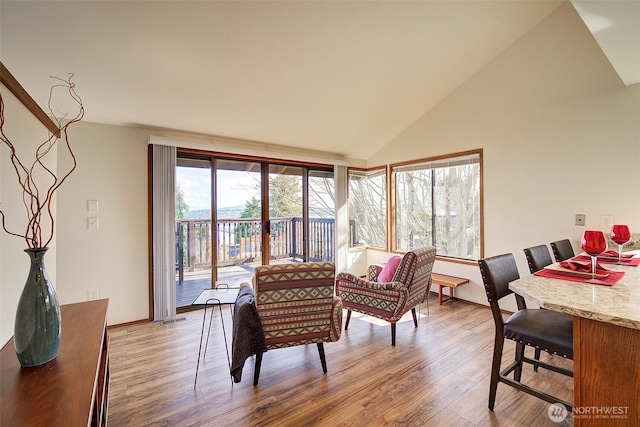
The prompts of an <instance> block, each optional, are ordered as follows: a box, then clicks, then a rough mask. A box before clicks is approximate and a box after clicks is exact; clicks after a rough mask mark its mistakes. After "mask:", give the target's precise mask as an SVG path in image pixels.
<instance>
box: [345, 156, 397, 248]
mask: <svg viewBox="0 0 640 427" xmlns="http://www.w3.org/2000/svg"><path fill="white" fill-rule="evenodd" d="M354 172H355V174H361V175H365V177H366V178H367V179H369V175H375V176H378V175H383V176H384V185H385V188H384V191H383V192H382V194H383V196H384V202H385V210H384V214H385V218H384V225H383V229H384V246H372V245H369V244H363V245H352V244H351V236H349V242H350V243H349V248H348V249H349V250H357V249H371V250H375V251H382V252H388V251H389V247H390V236H391V233H390V229H389V214H390V210H389V204H390V192H389V184H390V183H389V168H388V165H382V166H376V167H372V168H355V167H350V168H348V170H347V200H348V218H349V221H351V197H350V193H351V185H350V183H351V176H352V173H354Z"/></svg>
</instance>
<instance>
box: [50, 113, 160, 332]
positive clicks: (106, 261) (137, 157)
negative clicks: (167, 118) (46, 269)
mask: <svg viewBox="0 0 640 427" xmlns="http://www.w3.org/2000/svg"><path fill="white" fill-rule="evenodd" d="M85 108H89V106H86V107H85ZM70 133H71V139H72V140H73V144H74V149H75V153H76V156H77V159H78V168H77V170H76V172H75V173H74V174H73V175H72V176H71V177H70V179H69V181H68V182H66V183H65V185H64V187H62V189H61V190H60V192H59V194H58V218H57V226H58V230H57V233H58V234H57V236H58V259H57V260H58V288H57V292H58V297H59V298H60V303H61V304H67V303H72V302H80V301H86V300H87V299H88V291H89V290H98V294H99V297H100V298H109V310H108V317H107V322H108V324H118V323H124V322H130V321H135V320H140V319H146V318H148V317H149V274H148V268H149V267H148V265H149V250H148V244H149V239H148V227H149V225H148V196H147V193H148V191H147V140H148V132H147V131H143V130H140V129H134V128H127V127H119V126H108V125H101V124H95V123H86V122H80V123H78V124H76V126H75V127H74V128H73V129H72V130H71V132H70ZM60 167H63V165H62V164H60ZM88 200H97V201H98V212H97V213H89V212H88V211H87V201H88ZM89 217H95V218H97V219H98V229H97V230H89V229H88V227H87V218H89Z"/></svg>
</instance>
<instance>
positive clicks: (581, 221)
mask: <svg viewBox="0 0 640 427" xmlns="http://www.w3.org/2000/svg"><path fill="white" fill-rule="evenodd" d="M585 219H586V215H585V214H576V225H580V226H583V227H584V222H585Z"/></svg>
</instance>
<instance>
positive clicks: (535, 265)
mask: <svg viewBox="0 0 640 427" xmlns="http://www.w3.org/2000/svg"><path fill="white" fill-rule="evenodd" d="M524 255H525V256H526V257H527V263H528V264H529V271H530V272H531V274H533V273H535V272H536V271H540V270H542V269H543V268H545V267H546V266H547V265H551V264H553V260H552V259H551V253H549V248H547V245H538V246H532V247H530V248H527V249H525V250H524Z"/></svg>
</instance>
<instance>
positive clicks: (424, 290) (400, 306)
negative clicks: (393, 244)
mask: <svg viewBox="0 0 640 427" xmlns="http://www.w3.org/2000/svg"><path fill="white" fill-rule="evenodd" d="M435 259H436V248H435V247H433V246H426V247H423V248H419V249H415V250H413V251H409V252H407V253H405V254H404V256H403V257H402V258H401V259H400V260H398V259H394V258H393V257H392V258H391V259H389V261H387V264H385V266H384V267H382V266H379V265H372V266H370V267H369V271H368V273H369V275H368V277H367V279H362V278H359V277H357V276H355V275H353V274H350V273H340V274H338V275H337V276H336V292H337V293H338V295H339V296H340V297H341V298H342V304H343V306H344V308H346V309H347V310H348V311H347V319H346V322H345V328H344V329H345V331H346V330H347V328H348V327H349V320H350V319H351V311H356V312H358V313H362V314H366V315H369V316H373V317H377V318H378V319H382V320H385V321H387V322H389V323H391V345H392V346H395V345H396V323H397V322H398V320H400V318H401V317H402V316H403V315H404V314H405V313H406V312H408V311H409V310H411V313H412V314H413V323H414V325H415V326H416V327H417V326H418V319H417V317H416V307H417V306H418V305H419V304H420V303H422V302H423V301H424V300H425V299H426V298H427V296H428V294H429V290H430V288H431V271H432V269H433V263H434V261H435ZM396 262H399V263H398V266H397V269H396V270H395V273H393V275H392V279H391V280H389V281H384V282H383V281H381V280H380V279H381V278H386V277H388V276H386V277H385V275H386V274H388V273H389V271H388V270H391V269H392V268H393V264H394V263H396ZM385 268H387V271H385ZM380 276H382V277H380Z"/></svg>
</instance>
